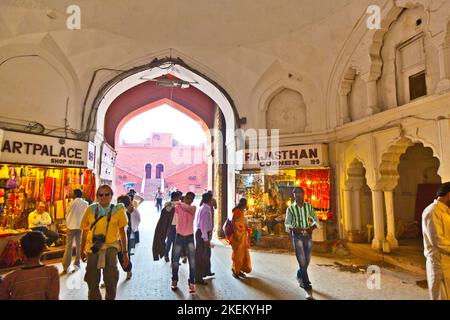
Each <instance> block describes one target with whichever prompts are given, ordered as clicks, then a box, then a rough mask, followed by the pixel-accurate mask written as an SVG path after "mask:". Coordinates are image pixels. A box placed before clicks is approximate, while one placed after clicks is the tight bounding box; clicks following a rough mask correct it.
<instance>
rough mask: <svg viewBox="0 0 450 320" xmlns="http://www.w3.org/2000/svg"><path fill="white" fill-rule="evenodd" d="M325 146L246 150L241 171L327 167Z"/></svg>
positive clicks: (326, 149)
mask: <svg viewBox="0 0 450 320" xmlns="http://www.w3.org/2000/svg"><path fill="white" fill-rule="evenodd" d="M327 147H328V146H327V145H326V144H312V145H296V146H288V147H279V148H278V149H272V150H271V149H258V150H246V151H245V153H244V159H243V169H244V170H250V169H261V170H263V169H287V168H296V167H323V166H327V165H328V148H327Z"/></svg>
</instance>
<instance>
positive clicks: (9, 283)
mask: <svg viewBox="0 0 450 320" xmlns="http://www.w3.org/2000/svg"><path fill="white" fill-rule="evenodd" d="M20 248H21V250H22V252H23V254H24V255H25V257H26V260H25V266H23V267H22V269H19V270H15V271H12V272H11V273H8V274H7V275H6V276H5V278H4V279H3V281H0V300H58V299H59V274H58V269H57V268H56V267H55V266H46V265H44V264H43V263H42V262H41V256H42V253H43V252H44V249H45V238H44V235H43V234H42V232H39V231H32V232H29V233H27V234H26V235H24V236H23V237H22V238H21V239H20Z"/></svg>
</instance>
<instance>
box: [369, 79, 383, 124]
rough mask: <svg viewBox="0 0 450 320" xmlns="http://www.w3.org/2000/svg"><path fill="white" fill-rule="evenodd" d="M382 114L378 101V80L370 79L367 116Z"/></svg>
mask: <svg viewBox="0 0 450 320" xmlns="http://www.w3.org/2000/svg"><path fill="white" fill-rule="evenodd" d="M378 112H380V107H379V101H378V85H377V80H371V79H369V80H368V81H367V109H366V116H371V115H374V114H376V113H378Z"/></svg>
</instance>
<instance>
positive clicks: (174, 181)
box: [165, 163, 208, 194]
mask: <svg viewBox="0 0 450 320" xmlns="http://www.w3.org/2000/svg"><path fill="white" fill-rule="evenodd" d="M189 177H195V179H194V180H193V179H189ZM165 184H166V186H167V187H168V188H171V187H175V188H178V190H180V191H182V192H183V193H186V192H188V191H192V192H194V193H196V194H202V193H203V190H204V189H205V188H207V187H208V167H207V164H206V163H201V164H197V165H194V166H191V167H189V168H187V169H185V170H182V171H181V172H178V173H175V174H174V175H171V176H169V177H167V178H166V180H165Z"/></svg>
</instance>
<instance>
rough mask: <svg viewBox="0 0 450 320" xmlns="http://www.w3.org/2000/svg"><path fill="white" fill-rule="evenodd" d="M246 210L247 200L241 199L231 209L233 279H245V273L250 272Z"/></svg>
mask: <svg viewBox="0 0 450 320" xmlns="http://www.w3.org/2000/svg"><path fill="white" fill-rule="evenodd" d="M246 209H247V199H245V198H242V199H241V200H240V201H239V204H238V205H237V207H236V208H234V209H233V218H232V220H231V223H232V224H233V235H232V236H231V237H230V244H231V248H232V249H233V254H232V260H233V267H232V272H233V277H235V278H236V279H238V278H239V277H242V278H245V277H246V275H245V273H249V272H251V271H252V265H251V261H250V252H249V247H250V241H249V234H248V227H247V222H246V220H245V216H244V212H245V210H246Z"/></svg>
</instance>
